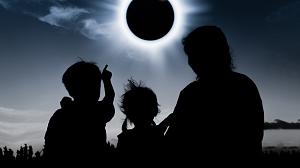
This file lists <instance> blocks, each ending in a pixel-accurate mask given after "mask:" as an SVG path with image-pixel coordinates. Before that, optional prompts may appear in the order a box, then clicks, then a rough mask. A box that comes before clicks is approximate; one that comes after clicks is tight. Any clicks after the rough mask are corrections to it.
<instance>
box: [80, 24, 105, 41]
mask: <svg viewBox="0 0 300 168" xmlns="http://www.w3.org/2000/svg"><path fill="white" fill-rule="evenodd" d="M81 23H82V24H83V26H82V29H81V30H80V32H81V33H82V34H83V35H85V36H86V37H88V38H90V39H94V40H96V39H98V38H99V37H100V36H103V35H107V34H108V32H109V30H108V28H109V24H100V23H98V22H97V21H96V20H94V19H86V20H83V21H82V22H81Z"/></svg>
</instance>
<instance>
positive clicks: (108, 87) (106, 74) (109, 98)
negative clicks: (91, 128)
mask: <svg viewBox="0 0 300 168" xmlns="http://www.w3.org/2000/svg"><path fill="white" fill-rule="evenodd" d="M107 67H108V65H105V67H104V69H103V72H102V80H103V84H104V91H105V96H104V98H103V102H105V103H109V104H113V101H114V98H115V91H114V88H113V86H112V84H111V77H112V73H111V72H110V71H108V70H107Z"/></svg>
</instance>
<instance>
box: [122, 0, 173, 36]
mask: <svg viewBox="0 0 300 168" xmlns="http://www.w3.org/2000/svg"><path fill="white" fill-rule="evenodd" d="M126 21H127V25H128V27H129V29H130V31H131V32H132V33H133V34H134V35H135V36H137V37H138V38H140V39H143V40H147V41H154V40H158V39H161V38H163V37H164V36H165V35H167V34H168V33H169V32H170V30H171V29H172V27H173V24H174V10H173V7H172V5H171V3H170V2H169V1H168V0H132V1H131V3H130V4H129V6H128V8H127V11H126Z"/></svg>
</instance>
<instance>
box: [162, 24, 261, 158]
mask: <svg viewBox="0 0 300 168" xmlns="http://www.w3.org/2000/svg"><path fill="white" fill-rule="evenodd" d="M183 45H184V51H185V53H186V54H187V57H188V64H189V65H190V67H191V68H192V70H193V71H194V72H195V73H196V75H197V80H196V81H194V82H192V83H190V84H189V85H188V86H186V87H185V88H184V89H183V90H182V91H181V92H180V95H179V98H178V101H177V104H176V107H175V109H174V111H173V114H172V115H173V116H174V119H173V121H172V122H171V124H170V126H169V128H168V131H167V132H166V138H167V141H168V144H169V149H168V150H169V152H170V154H171V156H172V157H177V158H185V159H195V158H197V157H199V156H200V155H201V157H202V158H203V159H204V160H205V159H206V158H216V159H224V158H226V159H227V161H228V162H229V163H230V162H232V161H233V160H236V159H237V158H241V159H254V158H258V157H259V156H260V154H261V150H262V139H263V127H264V111H263V106H262V101H261V98H260V95H259V92H258V89H257V87H256V85H255V84H254V82H253V81H252V80H251V79H250V78H249V77H247V76H246V75H243V74H240V73H237V72H234V71H233V65H232V60H231V54H230V48H229V45H228V42H227V39H226V37H225V35H224V33H223V32H222V30H221V29H220V28H218V27H216V26H202V27H198V28H197V29H195V30H194V31H192V32H191V33H190V34H189V35H188V36H187V37H186V38H185V39H184V40H183ZM216 151H217V152H216ZM183 154H184V155H183Z"/></svg>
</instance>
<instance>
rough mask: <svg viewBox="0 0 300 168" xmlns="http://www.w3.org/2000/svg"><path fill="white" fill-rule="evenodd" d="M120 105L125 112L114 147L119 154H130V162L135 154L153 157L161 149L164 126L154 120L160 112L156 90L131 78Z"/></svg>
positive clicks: (147, 157)
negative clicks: (129, 124)
mask: <svg viewBox="0 0 300 168" xmlns="http://www.w3.org/2000/svg"><path fill="white" fill-rule="evenodd" d="M120 108H121V111H122V112H123V113H124V114H125V115H126V119H125V121H124V123H123V125H122V131H123V132H122V133H121V134H120V135H118V145H117V149H118V151H119V152H120V154H121V157H122V158H124V157H125V158H126V159H128V158H131V159H132V163H133V162H134V161H136V160H134V159H137V158H139V159H143V160H146V159H147V160H150V161H152V160H153V159H156V158H157V157H158V154H160V152H159V151H160V150H161V149H162V143H163V135H164V131H165V128H164V127H163V126H162V125H159V126H157V125H156V124H155V122H154V121H153V119H154V117H155V116H156V115H157V114H158V112H159V109H158V103H157V98H156V95H155V93H154V92H153V91H152V90H151V89H150V88H148V87H145V86H143V85H142V84H141V83H139V84H138V83H137V82H135V81H134V80H132V79H131V80H129V83H128V85H127V87H126V89H125V93H124V94H123V95H122V100H121V105H120ZM128 122H129V123H131V124H133V125H134V127H133V128H132V129H128ZM140 161H141V160H140Z"/></svg>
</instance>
